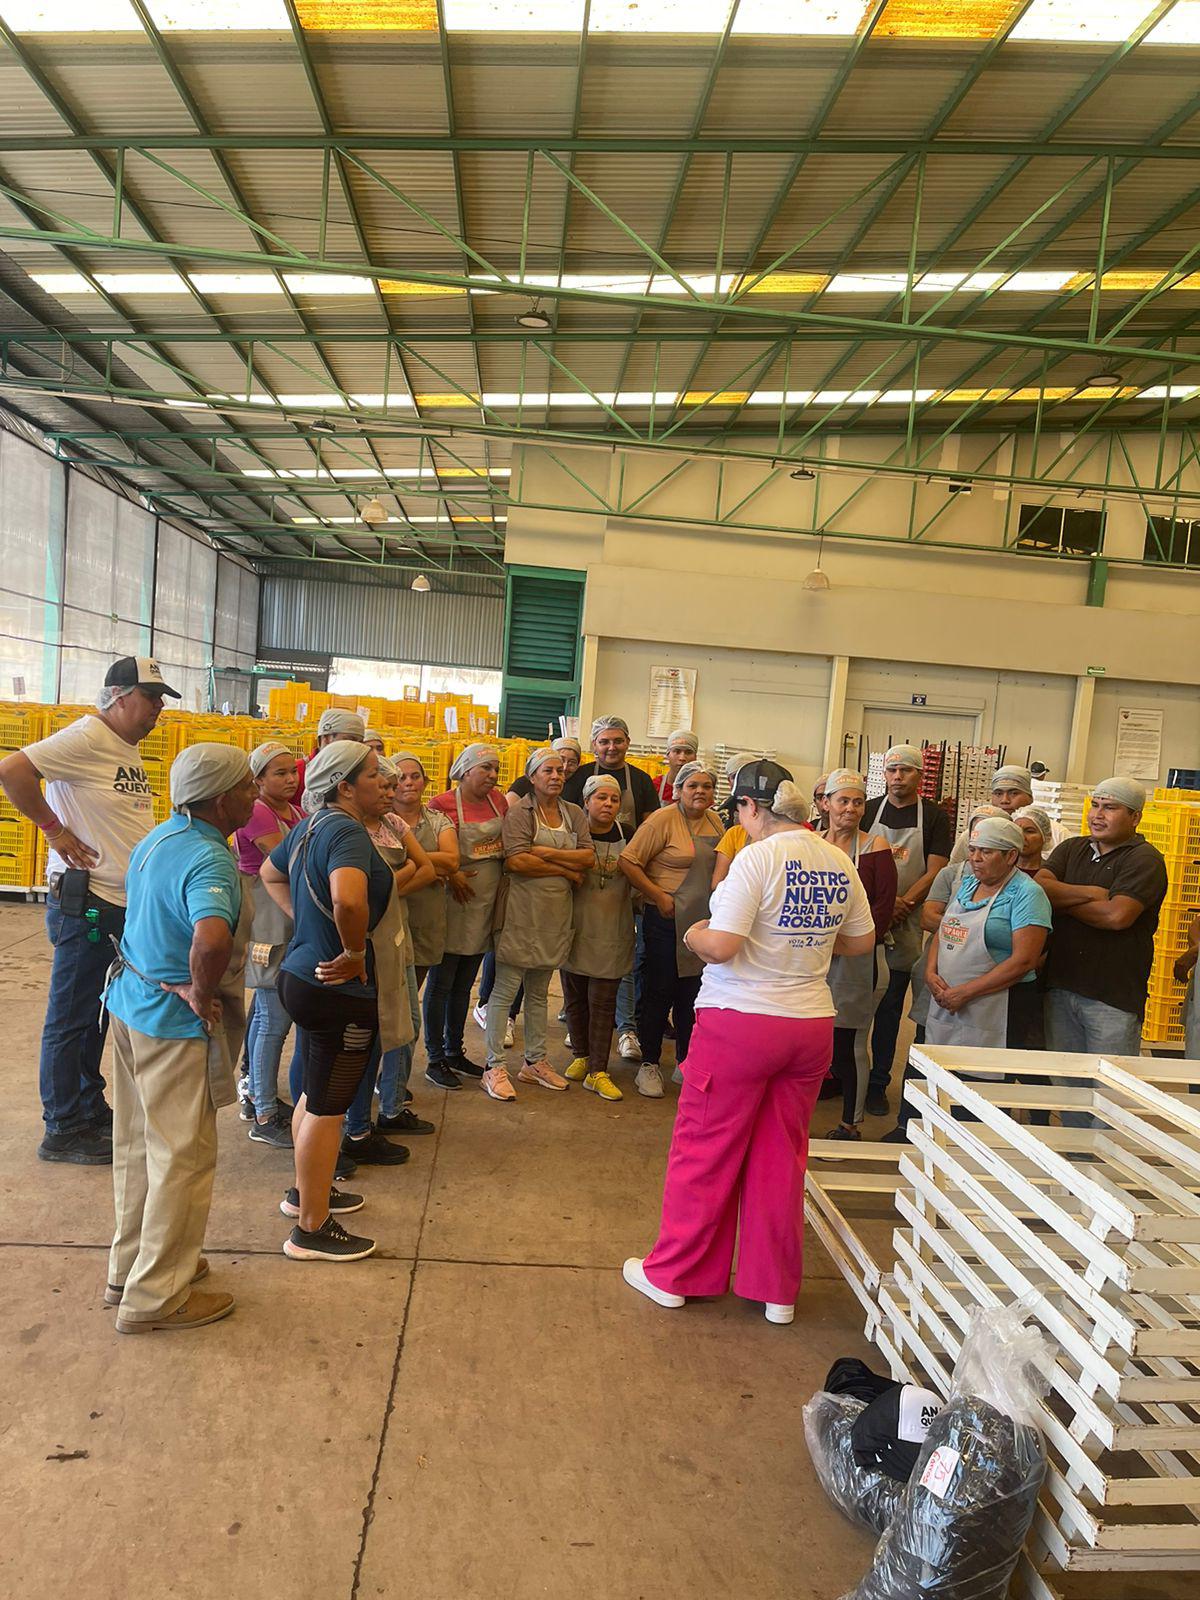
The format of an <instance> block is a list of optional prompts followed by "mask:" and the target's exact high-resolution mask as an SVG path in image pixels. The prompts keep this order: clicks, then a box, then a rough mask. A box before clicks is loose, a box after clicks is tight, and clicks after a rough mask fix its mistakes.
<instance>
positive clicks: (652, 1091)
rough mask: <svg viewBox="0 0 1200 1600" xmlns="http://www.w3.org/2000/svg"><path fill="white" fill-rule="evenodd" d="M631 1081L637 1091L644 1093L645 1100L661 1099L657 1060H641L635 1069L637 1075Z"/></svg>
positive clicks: (661, 1089)
mask: <svg viewBox="0 0 1200 1600" xmlns="http://www.w3.org/2000/svg"><path fill="white" fill-rule="evenodd" d="M633 1081H634V1083H635V1084H636V1085H637V1092H638V1093H639V1094H644V1095H645V1096H646V1099H647V1100H661V1099H662V1097H663V1081H662V1073H661V1072H660V1071H659V1070H658V1063H657V1062H655V1061H643V1062H642V1064H641V1066H640V1067H639V1068H638V1070H637V1077H636V1078H635V1079H634V1080H633Z"/></svg>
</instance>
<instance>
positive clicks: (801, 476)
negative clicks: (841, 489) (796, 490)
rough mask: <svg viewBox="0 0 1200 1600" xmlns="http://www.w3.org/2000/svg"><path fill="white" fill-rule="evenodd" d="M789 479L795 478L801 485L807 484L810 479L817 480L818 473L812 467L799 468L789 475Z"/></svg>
mask: <svg viewBox="0 0 1200 1600" xmlns="http://www.w3.org/2000/svg"><path fill="white" fill-rule="evenodd" d="M788 477H789V478H795V479H796V480H797V481H798V482H800V483H805V482H807V481H808V480H809V479H810V478H815V477H816V473H815V472H814V471H813V469H812V468H811V467H797V468H796V470H795V471H794V472H789V473H788Z"/></svg>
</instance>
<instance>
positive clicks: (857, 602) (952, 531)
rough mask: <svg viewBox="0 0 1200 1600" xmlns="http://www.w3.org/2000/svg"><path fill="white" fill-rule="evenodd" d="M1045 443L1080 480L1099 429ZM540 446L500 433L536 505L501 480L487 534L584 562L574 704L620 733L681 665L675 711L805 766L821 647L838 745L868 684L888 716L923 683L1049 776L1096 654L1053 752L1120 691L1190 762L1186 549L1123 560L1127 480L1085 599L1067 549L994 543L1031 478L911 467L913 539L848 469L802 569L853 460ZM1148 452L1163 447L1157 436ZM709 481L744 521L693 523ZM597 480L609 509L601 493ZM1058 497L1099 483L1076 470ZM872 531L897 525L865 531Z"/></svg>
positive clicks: (1104, 765)
mask: <svg viewBox="0 0 1200 1600" xmlns="http://www.w3.org/2000/svg"><path fill="white" fill-rule="evenodd" d="M895 443H896V441H895V440H894V439H891V440H888V439H884V438H880V439H877V440H869V439H867V440H864V439H862V438H857V437H856V438H853V439H851V438H850V437H848V436H847V437H846V438H843V439H842V440H841V441H840V442H839V441H836V440H834V441H832V442H831V445H830V446H829V447H828V448H831V449H833V448H838V447H839V445H840V456H839V459H841V460H844V459H845V458H846V457H847V456H848V455H849V454H850V451H851V448H853V451H854V454H855V457H856V458H860V459H868V458H870V459H882V458H883V457H884V456H885V455H886V454H887V453H888V451H889V450H890V449H892V448H894V447H895ZM994 443H995V441H994V440H989V439H988V437H987V436H976V437H973V438H964V439H963V440H962V441H961V443H960V444H959V445H958V446H956V448H957V449H958V451H959V455H958V458H957V459H956V460H953V459H950V456H951V455H952V454H953V452H949V453H947V452H941V453H935V456H934V457H933V458H931V464H933V465H940V466H943V467H946V466H948V467H950V468H953V469H954V470H963V471H965V470H969V468H970V467H971V466H972V465H977V464H978V463H980V462H982V461H983V460H984V459H985V458H986V457H987V454H988V451H989V449H990V448H991V447H992V445H994ZM1062 448H1067V449H1068V455H1067V456H1066V457H1065V458H1064V461H1063V462H1062V463H1061V464H1060V465H1059V467H1058V468H1057V469H1056V470H1057V471H1058V473H1059V474H1065V472H1066V471H1068V470H1069V469H1070V467H1071V465H1072V462H1073V460H1078V462H1079V464H1080V479H1081V481H1084V482H1091V481H1093V480H1100V479H1102V478H1103V477H1104V473H1105V471H1106V470H1107V468H1108V466H1109V463H1108V461H1107V452H1106V450H1104V449H1101V450H1099V451H1096V450H1094V449H1093V445H1092V441H1091V440H1090V439H1088V440H1083V441H1080V442H1078V444H1075V445H1072V440H1071V437H1070V436H1069V435H1060V434H1057V433H1056V434H1054V435H1052V436H1049V437H1048V438H1046V439H1044V440H1043V448H1042V455H1041V458H1040V459H1041V460H1042V461H1043V463H1045V462H1046V461H1047V460H1048V459H1050V458H1051V457H1052V456H1053V455H1054V454H1056V453H1057V452H1058V451H1059V449H1062ZM1129 448H1130V453H1131V455H1132V456H1133V458H1134V460H1135V462H1137V463H1138V464H1139V470H1145V469H1146V467H1147V465H1148V464H1149V462H1150V460H1151V458H1152V455H1153V450H1154V448H1155V443H1154V441H1152V440H1148V439H1146V438H1142V439H1133V440H1130V441H1129ZM872 452H874V454H873V455H872ZM1022 452H1024V453H1022ZM1089 452H1091V453H1090V454H1089ZM1148 453H1149V454H1148ZM554 455H556V456H558V457H559V460H558V461H556V460H555V459H554ZM554 455H551V454H550V453H548V452H543V451H539V450H538V449H536V448H531V447H529V448H526V449H524V450H523V451H521V452H519V453H518V459H517V461H516V462H515V463H514V480H513V481H514V489H515V492H516V498H517V500H518V501H522V500H523V501H526V502H529V501H532V502H534V503H535V504H537V505H539V506H548V505H551V504H553V505H555V506H556V507H557V509H555V510H553V511H551V510H548V509H527V508H526V507H523V506H522V505H520V504H514V505H513V506H512V507H511V509H510V513H509V522H508V537H507V552H506V553H507V558H508V560H509V561H511V562H517V563H523V564H528V565H532V566H537V565H547V566H557V567H579V568H585V569H586V570H587V574H588V585H587V598H586V603H585V614H584V631H585V635H586V636H587V637H586V643H587V649H586V650H585V675H584V685H583V700H584V704H583V705H582V707H581V710H582V712H583V714H584V715H585V716H587V715H590V713H591V711H592V710H593V709H597V710H617V711H620V712H621V713H622V714H624V715H626V716H627V717H628V718H629V720H630V723H631V726H632V728H633V730H634V733H635V737H637V736H640V734H641V732H642V730H644V726H645V715H646V697H647V692H648V678H649V669H650V667H651V666H656V665H662V664H670V665H677V666H684V667H695V668H696V670H697V672H698V674H699V681H698V693H697V710H696V724H697V727H698V730H699V732H700V733H701V735H702V737H703V739H704V741H705V743H706V744H707V745H711V744H715V743H717V742H723V743H727V744H738V743H744V744H747V745H755V746H760V747H762V746H774V747H775V748H777V749H778V750H779V752H780V754H781V756H782V757H784V758H785V759H787V760H788V762H789V764H790V765H792V766H793V767H794V768H796V769H797V770H798V771H799V772H802V773H803V774H804V775H805V777H806V778H807V777H810V776H813V775H815V774H816V772H817V771H818V770H819V767H820V766H821V765H823V755H824V745H825V736H826V711H827V707H828V696H829V685H830V682H831V678H830V666H831V660H832V658H834V657H848V658H849V662H850V666H849V671H848V676H847V682H846V687H845V704H844V713H843V715H842V717H841V718H840V722H841V727H840V728H835V729H834V730H833V741H832V742H833V745H834V747H836V746H837V741H838V735H839V733H841V734H845V735H846V736H848V737H849V738H852V739H853V740H854V743H853V745H851V746H849V747H848V748H849V749H850V751H851V753H856V751H857V735H858V733H859V732H861V731H862V730H863V728H864V726H865V725H867V724H868V723H870V724H871V725H873V726H875V727H876V728H878V727H879V726H880V725H881V721H882V719H881V717H880V715H879V714H878V711H879V708H880V707H890V708H893V709H894V710H895V713H896V720H897V722H900V721H901V720H902V715H901V714H902V713H903V711H904V709H905V708H906V707H911V704H912V696H913V695H920V694H923V695H925V696H926V700H927V708H930V709H935V710H936V709H937V708H940V709H941V711H942V713H944V714H945V715H946V716H947V717H948V716H951V715H953V714H958V715H963V714H966V715H970V716H972V717H974V718H975V719H976V720H975V725H976V726H977V728H978V730H979V732H978V736H979V738H980V739H982V740H984V741H985V742H988V743H991V744H1005V745H1007V746H1008V749H1009V752H1010V754H1011V755H1012V756H1013V757H1014V758H1016V757H1018V756H1019V757H1020V758H1021V759H1024V757H1025V754H1026V752H1027V751H1028V750H1029V749H1030V747H1032V751H1033V755H1034V757H1035V758H1037V759H1041V760H1043V761H1045V762H1046V763H1047V764H1048V765H1049V766H1050V767H1051V769H1052V770H1053V772H1054V774H1055V775H1056V776H1067V772H1066V766H1067V756H1068V746H1069V742H1070V733H1071V720H1072V712H1073V708H1074V705H1075V702H1076V693H1077V685H1078V684H1079V682H1080V680H1081V679H1082V680H1084V681H1085V682H1086V678H1085V674H1086V673H1087V669H1088V668H1089V667H1100V668H1104V669H1105V670H1106V672H1107V677H1104V678H1101V679H1099V680H1098V685H1099V686H1098V690H1097V695H1096V700H1095V706H1094V717H1093V727H1092V730H1091V737H1090V739H1087V740H1082V741H1080V743H1079V756H1078V760H1077V763H1076V765H1077V768H1079V769H1081V770H1077V771H1075V772H1074V773H1073V774H1072V775H1073V776H1076V777H1079V778H1083V777H1088V778H1098V777H1100V776H1102V775H1104V773H1105V772H1106V771H1107V769H1108V768H1109V766H1110V765H1111V761H1112V754H1113V747H1114V743H1115V716H1116V706H1117V704H1118V702H1119V703H1121V704H1131V705H1138V706H1159V705H1161V706H1162V707H1163V709H1164V710H1165V711H1166V732H1165V738H1164V754H1163V766H1164V776H1165V769H1166V767H1167V766H1170V765H1178V766H1197V765H1200V726H1198V725H1197V721H1196V718H1197V716H1198V715H1200V712H1198V711H1197V709H1196V708H1197V704H1198V698H1197V692H1196V685H1197V682H1198V680H1200V572H1197V573H1191V572H1178V571H1155V570H1153V569H1147V568H1143V567H1140V566H1137V565H1134V564H1132V563H1133V561H1134V560H1135V559H1136V558H1138V557H1140V555H1141V549H1142V541H1143V538H1144V521H1143V519H1142V515H1141V511H1140V507H1139V506H1138V505H1137V504H1136V503H1134V504H1133V505H1131V504H1130V503H1129V502H1126V501H1121V502H1118V501H1117V500H1115V499H1114V501H1113V504H1112V507H1111V508H1110V521H1109V526H1108V531H1107V535H1106V540H1107V542H1106V551H1107V552H1108V553H1109V554H1110V555H1111V556H1112V557H1113V564H1112V566H1111V567H1110V575H1109V584H1108V590H1107V595H1106V598H1105V604H1104V606H1103V607H1095V606H1089V605H1088V604H1087V603H1086V601H1087V593H1088V580H1089V575H1090V573H1089V564H1088V563H1087V562H1086V561H1084V562H1070V561H1059V560H1052V559H1047V558H1045V557H1040V556H1034V555H1016V554H1014V553H1011V552H1009V551H1007V550H1005V549H1004V548H1003V541H1004V538H1005V536H1006V531H1008V532H1009V534H1010V535H1011V530H1012V529H1013V528H1014V527H1015V517H1016V507H1017V505H1018V504H1019V503H1020V502H1022V501H1027V502H1032V501H1034V500H1037V499H1039V498H1044V497H1039V496H1038V495H1036V494H1034V493H1033V492H1032V491H1028V490H1025V491H1020V490H1018V491H1017V492H1016V493H1015V494H1013V495H1011V496H1010V494H1009V493H1008V491H1007V489H1003V488H995V489H984V488H982V487H977V488H976V490H975V492H974V493H973V494H972V495H971V496H969V497H960V499H959V500H958V501H955V502H953V503H949V504H948V503H947V498H946V493H945V488H944V485H941V484H924V483H922V484H919V485H918V486H917V489H916V490H915V502H916V511H915V517H916V525H917V526H919V525H920V523H921V522H922V521H923V520H924V518H925V517H926V516H928V515H930V514H932V512H933V511H936V510H937V509H938V508H939V507H946V511H945V515H944V516H942V517H941V518H940V519H939V520H938V521H937V523H936V524H935V525H934V528H933V529H932V530H931V532H930V534H929V535H928V540H929V541H934V542H933V543H932V544H930V543H928V542H922V543H915V544H914V543H907V542H903V535H904V533H905V531H906V529H907V527H908V520H909V510H910V501H911V500H912V499H913V498H914V491H913V490H912V489H911V487H910V485H909V484H908V483H907V482H903V483H901V482H898V481H897V480H895V479H890V478H886V479H885V478H879V479H877V480H865V481H866V482H867V487H866V488H865V490H864V492H863V493H861V494H860V495H859V496H857V498H856V499H855V500H854V501H853V502H852V503H851V504H849V505H847V506H846V507H845V509H844V510H843V511H842V512H839V513H838V514H837V515H836V516H835V517H834V522H833V525H834V526H836V527H837V528H839V529H841V530H842V531H843V532H845V533H852V534H856V535H857V536H858V537H856V538H850V537H847V538H835V537H832V536H830V537H827V538H826V540H825V542H824V546H823V551H822V558H821V565H822V568H823V570H824V571H825V572H826V573H827V575H828V576H829V578H830V580H831V584H832V587H831V588H830V590H829V591H828V592H826V593H813V592H810V591H808V590H805V589H804V587H803V578H804V576H805V574H806V573H807V572H808V571H809V570H810V569H811V567H812V566H813V564H814V562H815V559H816V555H817V540H816V538H815V537H814V536H813V528H814V524H815V523H816V522H818V521H820V520H821V518H822V517H824V516H825V515H826V514H827V513H828V512H830V511H832V510H833V509H834V508H835V507H836V505H837V504H838V502H839V501H840V500H846V499H847V498H848V496H849V494H850V492H851V491H852V490H853V489H854V487H855V486H856V485H857V484H861V483H862V482H864V479H863V478H862V477H861V476H860V477H857V478H855V477H843V476H842V475H840V474H836V475H835V474H834V473H833V472H828V473H822V474H821V475H820V476H819V478H818V480H817V481H816V483H814V484H809V483H796V482H794V481H793V480H791V479H790V478H789V477H788V476H787V473H786V472H785V471H784V472H779V471H776V472H771V471H770V469H769V468H764V467H763V466H760V465H757V464H754V465H751V464H744V463H734V464H732V465H730V466H728V467H727V468H726V470H725V472H724V473H723V474H722V476H721V480H720V484H719V486H718V482H717V469H716V466H715V464H714V463H712V462H710V461H707V460H698V461H693V462H691V463H686V464H684V465H683V466H682V467H681V469H680V470H679V471H678V472H676V473H675V475H674V476H673V477H672V478H671V480H670V482H667V483H663V482H662V481H661V480H662V479H663V478H664V475H665V474H666V473H667V472H668V471H669V470H670V468H671V466H672V465H673V463H672V462H671V461H669V460H663V459H661V458H655V457H652V456H649V455H647V454H645V453H639V452H631V451H626V452H616V451H614V452H611V453H608V452H596V451H586V450H577V451H571V452H564V451H562V450H555V452H554ZM1114 459H1117V460H1118V461H1119V452H1118V453H1116V456H1115V457H1114ZM1167 460H1168V467H1169V468H1170V467H1171V465H1172V458H1171V455H1170V452H1168V454H1167ZM560 463H565V465H566V466H568V467H569V468H570V472H568V471H566V470H564V465H563V464H560ZM1027 469H1028V448H1027V446H1022V449H1021V450H1019V451H1018V452H1017V454H1016V456H1015V458H1014V455H1013V452H1012V450H1011V448H1009V447H1005V448H1004V449H1003V450H1001V452H1000V453H999V454H998V455H997V456H996V457H995V458H994V459H993V461H992V463H991V468H990V470H996V471H1001V472H1008V471H1024V470H1027ZM1113 470H1114V479H1115V478H1116V476H1117V472H1118V469H1117V468H1114V469H1113ZM1189 472H1190V473H1196V474H1197V482H1196V484H1195V485H1191V483H1190V478H1189V477H1188V475H1187V474H1185V479H1184V482H1185V484H1187V485H1188V486H1189V487H1191V488H1192V489H1193V490H1194V491H1195V492H1197V493H1200V469H1197V468H1195V467H1194V466H1193V468H1190V469H1189ZM571 474H574V475H575V476H574V477H572V475H571ZM579 479H581V480H583V484H582V485H581V484H580V482H578V481H577V480H579ZM583 485H586V487H584V486H583ZM718 487H719V490H720V504H721V507H722V510H723V511H725V512H727V511H728V510H729V509H730V508H731V507H733V506H735V505H736V504H737V503H738V501H740V500H742V499H743V498H744V497H745V496H747V495H749V496H750V498H749V499H748V500H747V501H746V504H745V505H744V506H742V508H741V509H740V510H739V511H738V513H737V516H738V517H739V519H753V520H755V521H758V522H760V523H761V524H762V526H761V527H758V528H754V529H751V528H743V529H737V530H731V529H730V528H728V527H725V526H721V525H719V524H716V523H714V522H713V521H712V520H711V519H712V516H713V508H714V506H715V505H716V495H717V490H718ZM601 501H604V502H606V503H607V505H608V506H609V508H618V507H619V508H620V511H621V514H619V515H618V514H616V511H615V510H612V509H610V511H609V512H604V511H603V510H602V508H601ZM634 502H637V503H636V504H634ZM1058 503H1061V504H1090V505H1093V506H1097V505H1100V504H1101V503H1102V502H1101V501H1100V500H1099V499H1098V497H1097V496H1096V495H1095V494H1089V495H1087V496H1085V497H1084V498H1083V499H1082V500H1079V499H1077V498H1076V497H1075V496H1071V497H1070V498H1064V499H1061V500H1060V501H1059V502H1058ZM814 507H815V514H814ZM1152 508H1153V509H1154V510H1155V511H1156V512H1157V511H1158V510H1160V509H1164V510H1165V509H1168V507H1167V505H1166V503H1164V504H1163V505H1162V506H1161V507H1160V506H1159V505H1158V504H1157V503H1154V504H1153V507H1152ZM894 535H900V536H901V541H902V542H887V543H885V542H872V541H874V540H880V541H882V540H883V539H884V538H885V537H888V536H894ZM1122 560H1125V561H1128V562H1129V563H1130V564H1128V565H1122V564H1121V562H1122ZM1131 697H1132V698H1131ZM872 707H874V708H875V712H872V711H871V708H872ZM910 720H911V719H910ZM928 723H929V719H926V721H925V723H924V724H923V726H927V725H928ZM955 726H956V727H957V726H959V724H957V723H956V724H955ZM897 731H902V729H900V728H898V729H897Z"/></svg>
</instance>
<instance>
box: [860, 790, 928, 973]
mask: <svg viewBox="0 0 1200 1600" xmlns="http://www.w3.org/2000/svg"><path fill="white" fill-rule="evenodd" d="M887 803H888V802H887V800H886V799H885V800H884V803H883V804H884V805H887ZM879 812H880V815H881V816H882V814H883V806H880V808H879ZM866 831H867V832H868V833H869V834H871V835H872V836H873V837H874V838H876V839H886V840H887V842H888V844H889V845H890V846H891V850H892V859H893V860H894V861H895V863H896V893H897V894H900V895H903V894H907V893H908V891H909V889H911V888H912V886H913V884H914V883H916V881H917V879H918V878H919V877H921V876H922V874H923V873H924V871H925V805H924V802H923V801H922V800H921V799H920V798H919V797H918V799H917V825H916V827H915V828H891V827H888V826H886V824H884V823H882V822H880V821H879V818H878V817H876V819H875V821H874V822H873V823H872V824H871V826H870V827H869V828H868V829H867V830H866ZM891 938H892V942H891V944H890V945H886V944H885V947H884V955H885V957H886V959H887V964H888V966H889V968H890V969H891V970H892V971H893V972H911V971H912V969H913V967H914V966H915V965H916V964H917V959H918V957H919V956H920V954H921V908H920V906H917V907H916V908H915V909H914V910H913V911H912V912H910V914H909V915H908V916H907V917H905V919H904V921H903V922H898V923H896V925H895V927H893V929H892V933H891Z"/></svg>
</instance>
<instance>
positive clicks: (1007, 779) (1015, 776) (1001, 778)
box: [992, 767, 1033, 794]
mask: <svg viewBox="0 0 1200 1600" xmlns="http://www.w3.org/2000/svg"><path fill="white" fill-rule="evenodd" d="M992 789H993V791H995V790H996V789H1020V791H1021V793H1022V794H1032V793H1033V774H1032V773H1031V772H1030V770H1029V768H1028V767H997V768H996V774H995V777H993V779H992Z"/></svg>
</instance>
